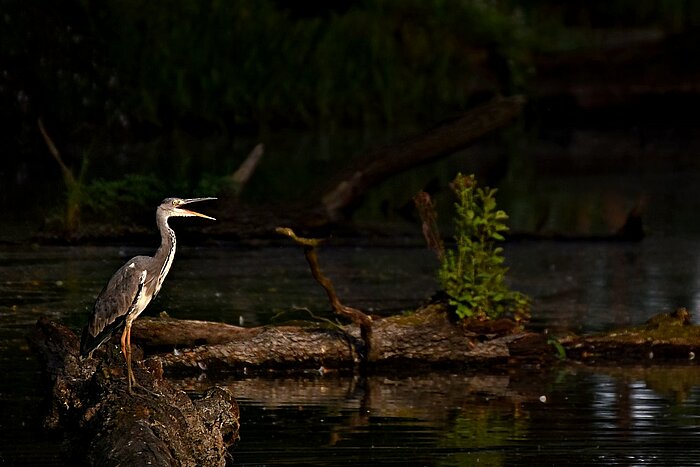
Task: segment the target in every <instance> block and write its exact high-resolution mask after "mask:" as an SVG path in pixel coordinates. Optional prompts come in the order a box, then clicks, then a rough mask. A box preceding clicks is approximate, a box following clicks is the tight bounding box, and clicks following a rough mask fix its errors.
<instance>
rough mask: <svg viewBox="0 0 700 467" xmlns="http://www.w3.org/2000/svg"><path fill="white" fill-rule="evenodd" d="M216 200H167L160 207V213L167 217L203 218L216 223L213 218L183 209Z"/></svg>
mask: <svg viewBox="0 0 700 467" xmlns="http://www.w3.org/2000/svg"><path fill="white" fill-rule="evenodd" d="M211 199H216V198H190V199H182V198H165V199H164V200H163V201H162V202H161V203H160V206H158V211H159V212H160V213H162V214H164V215H165V216H166V217H195V216H196V217H203V218H205V219H211V220H213V221H215V220H216V219H214V218H213V217H210V216H207V215H205V214H201V213H198V212H195V211H190V210H189V209H185V208H183V206H184V205H186V204H190V203H197V202H199V201H207V200H211Z"/></svg>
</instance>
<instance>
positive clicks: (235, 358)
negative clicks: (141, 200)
mask: <svg viewBox="0 0 700 467" xmlns="http://www.w3.org/2000/svg"><path fill="white" fill-rule="evenodd" d="M156 321H157V320H156ZM136 323H137V324H138V327H137V326H136V324H135V326H134V332H133V339H134V341H135V342H139V343H140V344H147V345H146V346H145V350H146V352H147V353H150V352H151V351H152V350H154V349H156V348H157V349H160V350H162V349H163V343H164V342H158V341H155V340H154V339H153V337H152V336H151V337H150V338H149V341H148V342H147V343H146V342H145V341H144V342H141V341H140V340H139V336H140V335H141V333H142V331H141V329H142V328H149V327H151V326H155V325H157V326H159V327H160V329H161V332H163V333H164V334H165V335H167V334H174V333H175V332H176V331H175V330H176V329H179V328H180V327H181V326H187V324H178V325H177V326H175V327H174V328H173V332H172V333H169V332H166V331H165V330H164V323H158V324H154V323H153V321H152V320H141V321H137V322H136ZM208 325H209V326H210V327H211V328H212V329H213V330H214V329H221V328H219V326H220V325H219V323H209V324H208ZM201 326H203V327H202V329H204V327H206V324H204V323H202V324H201ZM239 329H240V328H234V329H231V330H230V333H229V341H228V342H222V343H219V344H216V345H201V346H197V347H193V348H186V349H178V350H176V349H171V351H170V352H168V353H158V354H156V355H153V356H151V357H150V360H153V361H154V362H157V364H158V365H160V366H162V368H163V369H164V370H165V371H166V372H172V373H178V374H183V373H185V374H187V373H201V372H207V371H213V372H218V371H230V372H250V371H268V370H271V369H275V370H278V371H279V370H290V369H293V370H300V369H301V370H308V369H314V370H323V369H331V368H334V369H351V368H353V367H355V366H357V365H360V364H365V365H369V366H391V365H397V364H402V363H404V362H405V363H410V364H417V365H429V366H455V365H458V366H459V365H461V366H469V365H479V364H485V363H497V362H500V363H507V362H508V361H509V359H511V358H520V359H529V358H536V359H547V358H550V357H551V356H552V354H553V352H552V350H551V348H550V347H549V346H548V345H547V343H546V338H545V337H544V336H542V335H540V334H535V333H530V332H525V331H522V330H521V329H520V328H519V327H517V326H516V325H515V324H514V323H513V322H511V321H509V320H501V321H496V322H494V323H492V324H490V325H481V326H471V325H470V324H469V323H468V324H467V325H462V324H459V323H455V322H453V321H451V320H450V318H449V314H448V313H447V311H446V308H445V306H444V305H443V304H432V305H428V306H426V307H424V308H421V309H419V310H418V311H416V312H415V313H409V314H405V315H399V316H391V317H388V318H384V319H376V320H374V321H373V325H372V333H371V334H370V336H369V338H370V339H371V342H370V343H369V345H367V343H365V342H364V341H363V339H362V337H361V332H360V329H359V326H358V325H356V324H351V325H347V326H344V327H342V328H324V327H318V326H311V327H302V326H274V327H259V328H251V329H248V330H246V331H245V332H240V330H239ZM146 331H147V330H146ZM220 337H221V339H222V341H223V340H226V339H225V337H224V336H223V335H222V336H220ZM165 340H166V341H172V339H170V338H167V337H165ZM149 346H152V347H149ZM367 348H369V353H367V352H366V349H367Z"/></svg>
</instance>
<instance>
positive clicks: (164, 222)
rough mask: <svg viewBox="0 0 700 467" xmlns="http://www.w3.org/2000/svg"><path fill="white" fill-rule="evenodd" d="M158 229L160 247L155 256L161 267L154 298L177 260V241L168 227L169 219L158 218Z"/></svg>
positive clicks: (173, 232)
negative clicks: (175, 259)
mask: <svg viewBox="0 0 700 467" xmlns="http://www.w3.org/2000/svg"><path fill="white" fill-rule="evenodd" d="M157 221H158V229H159V230H160V247H159V248H158V251H156V254H155V256H154V259H155V260H156V263H157V264H159V265H160V271H158V273H159V274H158V279H157V283H156V289H155V292H154V294H153V295H154V296H155V295H156V294H157V293H158V291H159V290H160V287H161V285H163V281H164V280H165V276H167V275H168V272H169V271H170V266H172V264H173V259H174V258H175V246H176V244H177V241H176V240H175V231H174V230H173V229H171V228H170V226H169V225H168V218H167V217H165V216H163V217H161V216H160V215H159V216H158V218H157Z"/></svg>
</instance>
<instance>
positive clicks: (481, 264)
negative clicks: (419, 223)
mask: <svg viewBox="0 0 700 467" xmlns="http://www.w3.org/2000/svg"><path fill="white" fill-rule="evenodd" d="M452 189H453V190H454V192H455V194H456V195H457V198H458V199H457V202H456V203H455V209H456V215H455V241H456V245H455V247H454V249H447V250H446V251H445V252H444V255H443V257H442V262H441V265H440V270H439V274H438V276H439V280H440V284H441V285H442V288H443V290H444V291H445V292H446V293H447V295H448V296H449V302H450V304H451V305H453V306H455V307H456V313H457V316H459V317H460V318H462V319H464V318H477V319H486V318H491V319H495V318H499V317H501V316H503V315H505V314H512V315H513V316H514V318H515V319H516V320H523V319H527V318H529V311H530V300H529V298H528V297H527V296H525V295H523V294H522V293H520V292H516V291H512V290H510V289H509V288H508V286H507V285H506V283H505V275H506V272H507V271H508V268H507V267H506V266H505V265H504V260H505V258H504V257H503V248H501V247H500V246H498V243H499V242H501V241H503V240H504V238H503V233H504V232H506V231H507V230H508V226H507V225H506V220H507V219H508V216H507V215H506V213H505V212H503V211H501V210H498V209H497V208H496V198H495V195H496V191H497V190H496V189H494V188H488V187H485V188H479V187H478V186H477V183H476V179H475V177H474V175H462V174H458V175H457V177H456V178H455V180H454V181H453V182H452Z"/></svg>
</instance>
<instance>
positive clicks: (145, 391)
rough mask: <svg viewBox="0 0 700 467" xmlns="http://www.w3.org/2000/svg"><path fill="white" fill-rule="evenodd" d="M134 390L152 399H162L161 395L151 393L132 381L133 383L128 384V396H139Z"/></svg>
mask: <svg viewBox="0 0 700 467" xmlns="http://www.w3.org/2000/svg"><path fill="white" fill-rule="evenodd" d="M135 389H138V390H139V392H141V393H142V394H143V393H146V394H149V395H151V396H154V397H163V394H160V393H157V392H154V391H151V390H150V389H146V388H145V387H143V386H141V385H140V384H139V383H137V382H136V381H133V382H131V384H129V394H131V395H132V396H138V395H140V394H137V393H136V391H135Z"/></svg>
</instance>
